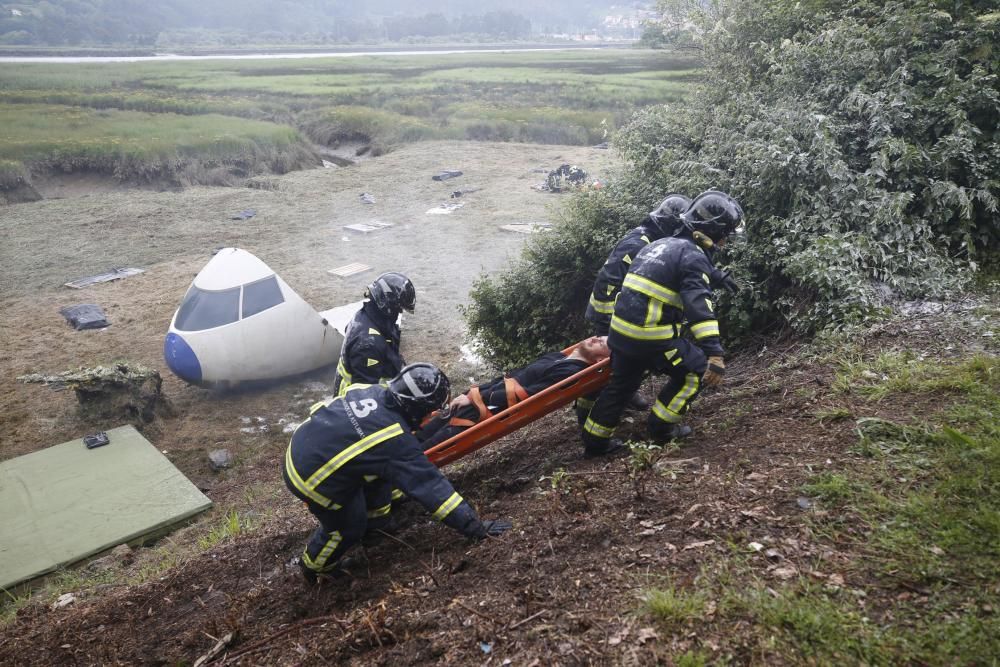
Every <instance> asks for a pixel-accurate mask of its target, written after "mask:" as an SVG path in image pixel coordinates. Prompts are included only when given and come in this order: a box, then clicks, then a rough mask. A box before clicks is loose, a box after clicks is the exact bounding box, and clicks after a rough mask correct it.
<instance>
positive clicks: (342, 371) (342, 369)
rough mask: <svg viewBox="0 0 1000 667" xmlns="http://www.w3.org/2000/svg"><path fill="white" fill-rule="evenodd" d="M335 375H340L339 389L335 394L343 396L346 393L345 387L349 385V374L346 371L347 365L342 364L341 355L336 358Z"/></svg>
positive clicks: (350, 378)
mask: <svg viewBox="0 0 1000 667" xmlns="http://www.w3.org/2000/svg"><path fill="white" fill-rule="evenodd" d="M337 375H339V376H340V391H338V392H337V396H343V395H344V394H346V393H347V388H348V387H349V386H351V380H352V379H353V378H352V377H351V374H350V373H348V372H347V367H346V366H344V358H343V357H341V358H340V359H337Z"/></svg>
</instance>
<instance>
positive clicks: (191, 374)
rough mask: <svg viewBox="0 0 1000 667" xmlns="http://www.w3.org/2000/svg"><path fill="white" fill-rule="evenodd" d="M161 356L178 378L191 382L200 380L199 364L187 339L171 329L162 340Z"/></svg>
mask: <svg viewBox="0 0 1000 667" xmlns="http://www.w3.org/2000/svg"><path fill="white" fill-rule="evenodd" d="M163 358H164V359H165V360H166V362H167V366H169V367H170V370H171V371H173V373H174V375H176V376H177V377H179V378H180V379H182V380H184V381H185V382H190V383H191V384H199V383H200V382H201V364H200V363H199V362H198V356H197V355H196V354H195V353H194V350H192V349H191V346H190V345H188V344H187V341H185V340H184V339H183V338H181V337H180V336H178V335H177V334H175V333H174V332H172V331H171V332H170V333H168V334H167V339H166V340H165V341H163Z"/></svg>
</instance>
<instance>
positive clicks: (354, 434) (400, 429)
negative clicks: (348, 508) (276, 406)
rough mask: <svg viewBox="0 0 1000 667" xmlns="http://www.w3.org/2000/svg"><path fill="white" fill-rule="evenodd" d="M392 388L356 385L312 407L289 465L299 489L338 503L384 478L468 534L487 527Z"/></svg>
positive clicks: (315, 499) (310, 499)
mask: <svg viewBox="0 0 1000 667" xmlns="http://www.w3.org/2000/svg"><path fill="white" fill-rule="evenodd" d="M392 405H393V403H392V399H391V395H390V394H389V390H388V389H386V388H385V387H381V386H379V385H356V386H354V387H352V388H351V389H349V390H348V391H347V392H346V394H345V395H344V396H341V397H337V398H334V399H333V400H331V401H329V402H328V403H318V404H317V405H315V406H313V411H312V414H311V415H310V416H309V419H307V420H306V421H305V422H303V423H302V424H301V425H300V426H299V427H298V428H297V429H296V430H295V433H293V434H292V440H291V443H290V444H289V445H288V450H287V451H286V452H285V472H286V474H287V476H288V479H289V480H290V482H291V485H292V487H293V493H294V494H295V495H296V496H297V497H299V498H300V499H302V500H304V501H306V502H307V503H311V504H315V505H318V506H320V507H323V508H326V509H330V510H338V509H340V508H341V507H342V506H343V505H345V504H347V502H348V501H349V500H350V499H351V498H354V497H356V495H357V493H358V492H359V491H361V490H363V489H364V487H365V485H366V484H371V483H373V482H375V481H376V480H380V481H383V482H386V483H388V484H391V485H392V487H393V488H396V489H400V490H402V491H403V493H405V494H406V495H407V496H409V497H410V498H413V499H414V500H416V501H417V502H418V503H420V504H421V505H422V506H423V507H424V508H425V509H426V510H427V511H428V512H430V513H431V514H432V515H433V516H434V518H435V519H437V520H438V521H441V522H443V523H444V524H445V525H446V526H448V527H450V528H454V529H455V530H457V531H459V532H460V533H462V534H464V535H466V536H468V537H483V536H484V535H485V533H486V530H485V528H484V526H483V523H482V522H481V521H480V520H479V517H478V516H477V515H476V511H475V510H474V509H472V506H470V505H469V503H468V502H466V501H465V500H463V499H462V496H460V495H459V494H458V493H457V492H456V491H455V489H454V488H452V486H451V483H450V482H449V481H448V480H447V479H446V478H445V476H444V475H442V474H441V471H440V470H438V469H437V467H436V466H435V465H434V464H433V463H431V462H430V461H429V460H428V459H427V457H426V456H424V452H423V449H422V448H421V446H420V443H419V442H417V439H416V438H415V437H414V436H413V435H412V434H411V433H410V428H409V426H407V424H406V419H405V417H404V416H403V415H402V413H400V412H398V411H396V410H394V409H393V408H392V407H391V406H392Z"/></svg>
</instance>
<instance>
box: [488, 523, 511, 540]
mask: <svg viewBox="0 0 1000 667" xmlns="http://www.w3.org/2000/svg"><path fill="white" fill-rule="evenodd" d="M511 528H513V524H511V522H510V521H507V520H506V519H487V520H486V521H483V537H486V536H487V535H489V536H490V537H497V536H498V535H503V534H504V533H506V532H507V531H508V530H510V529H511Z"/></svg>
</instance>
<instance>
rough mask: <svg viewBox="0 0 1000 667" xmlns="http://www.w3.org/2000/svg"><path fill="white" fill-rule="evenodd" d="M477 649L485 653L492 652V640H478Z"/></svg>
mask: <svg viewBox="0 0 1000 667" xmlns="http://www.w3.org/2000/svg"><path fill="white" fill-rule="evenodd" d="M479 650H480V651H482V652H483V653H485V654H486V655H489V654H490V653H493V642H479Z"/></svg>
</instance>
